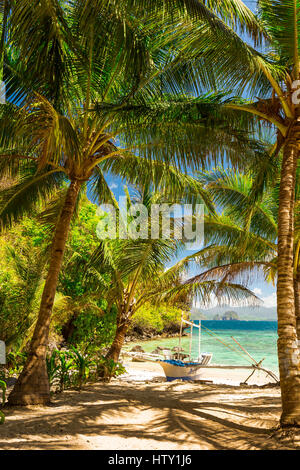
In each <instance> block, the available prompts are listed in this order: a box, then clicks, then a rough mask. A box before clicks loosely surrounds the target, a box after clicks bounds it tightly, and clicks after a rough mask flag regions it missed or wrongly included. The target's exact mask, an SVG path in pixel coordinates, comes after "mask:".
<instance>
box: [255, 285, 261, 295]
mask: <svg viewBox="0 0 300 470" xmlns="http://www.w3.org/2000/svg"><path fill="white" fill-rule="evenodd" d="M253 292H254V294H255V295H261V294H262V290H261V289H260V288H259V287H255V288H254V289H253Z"/></svg>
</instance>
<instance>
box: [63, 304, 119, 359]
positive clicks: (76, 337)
mask: <svg viewBox="0 0 300 470" xmlns="http://www.w3.org/2000/svg"><path fill="white" fill-rule="evenodd" d="M73 324H74V327H75V329H74V332H73V334H72V336H71V338H70V344H73V345H79V346H80V347H81V348H84V349H85V350H86V351H90V352H91V351H93V350H95V349H96V350H98V349H101V348H103V347H106V346H108V345H109V344H110V343H111V342H112V340H113V335H114V332H115V325H116V309H115V308H112V309H111V311H110V312H106V313H105V315H103V316H101V317H99V315H95V314H93V313H81V314H79V315H78V316H77V317H76V318H75V320H74V323H73Z"/></svg>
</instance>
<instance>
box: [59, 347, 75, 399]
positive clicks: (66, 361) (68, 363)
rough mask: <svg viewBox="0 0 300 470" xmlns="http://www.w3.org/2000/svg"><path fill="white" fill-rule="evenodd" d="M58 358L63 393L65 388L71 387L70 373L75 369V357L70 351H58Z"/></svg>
mask: <svg viewBox="0 0 300 470" xmlns="http://www.w3.org/2000/svg"><path fill="white" fill-rule="evenodd" d="M57 358H58V361H59V368H58V371H57V373H58V378H59V386H60V391H61V392H63V391H64V390H65V388H67V387H69V386H70V385H71V374H70V371H71V370H72V369H74V357H73V355H72V353H70V352H69V351H57Z"/></svg>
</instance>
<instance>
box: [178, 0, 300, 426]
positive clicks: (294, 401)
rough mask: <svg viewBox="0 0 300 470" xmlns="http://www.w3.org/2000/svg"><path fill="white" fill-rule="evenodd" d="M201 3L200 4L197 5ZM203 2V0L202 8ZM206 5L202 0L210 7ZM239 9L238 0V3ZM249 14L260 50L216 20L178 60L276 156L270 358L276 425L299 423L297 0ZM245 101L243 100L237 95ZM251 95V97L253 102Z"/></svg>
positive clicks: (274, 0) (268, 0)
mask: <svg viewBox="0 0 300 470" xmlns="http://www.w3.org/2000/svg"><path fill="white" fill-rule="evenodd" d="M205 3H206V2H205ZM207 3H208V2H207ZM210 3H211V2H209V4H210ZM239 3H240V4H241V3H242V2H239ZM257 15H258V19H259V20H260V21H261V27H262V28H263V29H264V32H265V35H264V36H265V41H264V42H263V47H260V45H254V46H250V45H248V44H247V43H246V42H245V40H244V39H243V38H242V37H241V36H239V35H238V34H237V33H236V32H235V31H233V30H231V29H230V26H229V25H226V24H225V22H224V30H225V31H226V35H227V37H226V41H224V35H223V33H220V32H219V31H215V32H214V33H213V32H212V31H210V33H209V34H206V35H203V27H202V25H201V24H199V27H198V29H197V28H194V31H193V39H194V40H193V39H192V37H190V44H189V47H187V48H186V50H185V54H186V55H188V56H189V57H190V61H191V63H193V61H195V62H197V60H198V61H201V63H202V64H203V63H205V65H206V70H207V71H208V70H209V71H210V73H211V74H213V76H215V77H216V81H217V82H218V83H219V84H220V85H219V86H222V87H224V86H225V87H228V88H231V89H232V95H231V96H233V95H234V94H236V95H237V96H238V97H237V98H232V101H231V103H227V104H226V107H227V109H231V110H232V111H233V112H241V113H244V116H245V119H246V116H248V115H249V116H250V115H251V116H256V117H257V120H258V121H259V122H260V123H263V124H265V125H266V126H269V127H271V128H272V129H273V130H274V131H275V143H274V145H273V147H272V150H271V154H270V155H271V156H272V157H273V158H276V157H278V155H279V152H280V151H282V154H283V158H282V164H281V178H280V190H279V210H278V280H277V313H278V336H279V339H278V357H279V369H280V383H281V390H282V406H283V410H282V416H281V424H282V426H290V425H296V426H297V425H299V424H300V356H299V348H298V342H297V331H296V316H295V295H294V266H293V263H294V252H293V250H294V209H295V202H294V201H295V175H296V167H297V160H298V156H299V110H300V106H299V99H298V95H299V93H298V88H299V79H300V65H299V64H300V61H299V50H300V48H299V45H300V44H299V32H300V30H299V24H300V10H299V8H298V2H297V0H258V2H257ZM244 91H246V92H247V94H248V96H249V98H248V99H247V100H246V99H245V98H244V97H243V96H244V95H243V92H244ZM257 97H258V98H257Z"/></svg>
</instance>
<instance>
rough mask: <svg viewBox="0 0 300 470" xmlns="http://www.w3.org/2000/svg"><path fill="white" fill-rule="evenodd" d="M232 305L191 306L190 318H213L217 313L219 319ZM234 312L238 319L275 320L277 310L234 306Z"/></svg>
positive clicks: (274, 308)
mask: <svg viewBox="0 0 300 470" xmlns="http://www.w3.org/2000/svg"><path fill="white" fill-rule="evenodd" d="M232 307H233V306H230V305H224V306H216V307H212V308H210V309H204V308H201V309H199V308H192V309H191V318H192V319H195V320H200V319H201V320H215V319H216V317H217V316H218V315H219V317H220V318H219V319H222V317H223V316H224V315H225V314H226V313H227V312H230V311H233V310H232ZM234 313H236V314H237V315H238V320H240V321H245V320H246V321H276V320H277V312H276V307H270V308H267V307H236V306H234Z"/></svg>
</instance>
